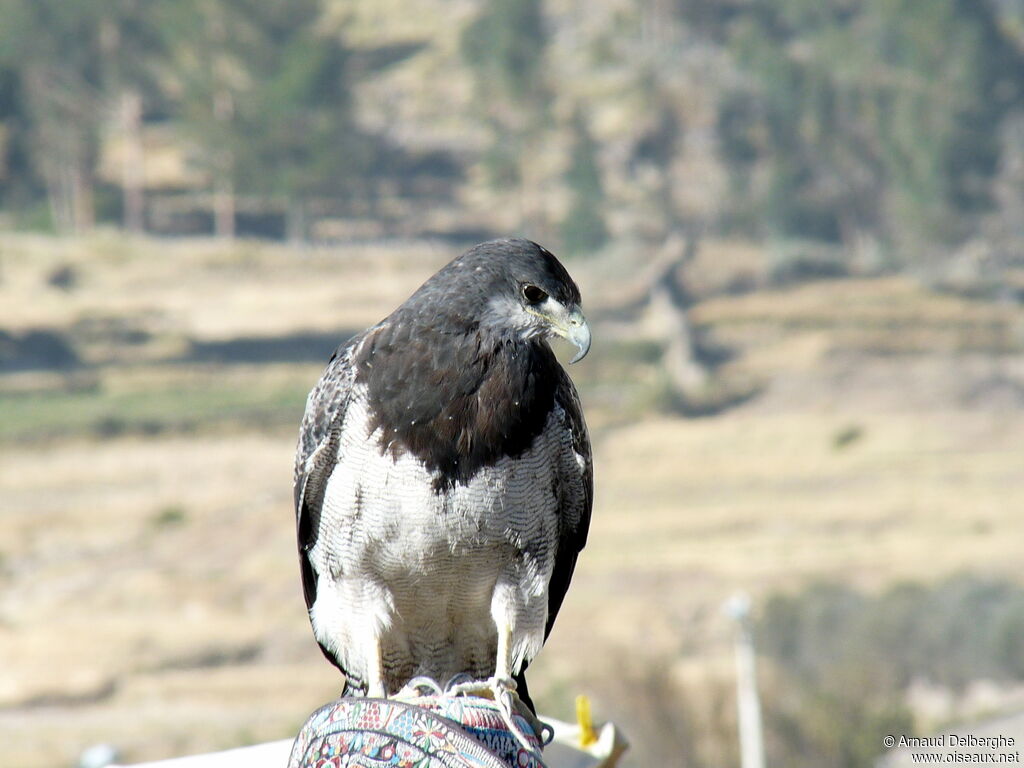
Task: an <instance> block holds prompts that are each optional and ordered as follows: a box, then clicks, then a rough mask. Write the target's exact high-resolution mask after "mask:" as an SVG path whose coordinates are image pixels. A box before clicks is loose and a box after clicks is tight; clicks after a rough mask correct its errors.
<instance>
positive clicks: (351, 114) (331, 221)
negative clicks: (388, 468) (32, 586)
mask: <svg viewBox="0 0 1024 768" xmlns="http://www.w3.org/2000/svg"><path fill="white" fill-rule="evenodd" d="M0 160H2V162H0V207H2V210H3V212H4V213H3V216H4V217H5V219H6V223H7V224H8V225H9V226H14V227H18V228H33V229H44V230H57V231H61V232H67V231H74V232H83V231H86V230H88V229H89V228H91V227H92V226H94V225H95V224H96V223H102V222H110V223H115V224H123V225H124V226H125V227H126V228H128V229H129V230H136V231H137V230H142V229H145V230H148V231H151V232H156V233H166V234H196V233H209V232H217V233H219V234H221V235H224V236H230V235H232V234H233V233H236V232H237V233H240V234H248V235H263V236H270V237H285V236H287V237H290V238H292V239H307V238H312V239H316V240H352V239H360V240H366V239H374V238H379V237H385V236H387V237H394V236H403V237H419V236H443V237H446V238H451V239H455V240H459V241H463V240H477V239H480V238H482V237H483V236H485V235H487V234H491V233H508V232H523V233H528V234H530V235H532V236H533V237H535V238H536V239H538V240H541V241H544V242H546V243H549V244H551V245H552V246H553V247H555V248H556V250H559V251H563V252H583V251H592V250H594V249H596V248H600V247H601V246H602V245H604V244H605V243H606V242H607V241H608V240H609V239H610V238H611V239H614V240H615V241H618V242H633V243H637V244H644V243H648V242H652V241H653V242H660V241H661V240H663V239H664V237H665V236H666V234H667V233H669V232H672V231H675V230H678V229H680V228H691V229H693V228H698V229H700V230H701V231H704V232H708V233H711V234H715V235H730V236H748V237H749V236H753V237H758V238H762V239H763V238H770V239H773V240H776V241H780V242H787V241H793V240H794V239H795V240H814V241H818V242H821V243H825V244H830V245H833V246H838V247H840V249H841V252H842V253H843V254H844V259H845V260H846V261H848V262H849V263H850V264H852V265H853V266H854V267H856V268H857V269H862V270H872V269H879V268H889V267H893V266H900V265H906V264H913V265H916V266H919V267H925V268H926V269H927V270H930V271H932V272H935V271H938V272H943V271H944V270H947V269H948V268H949V265H950V263H951V261H956V259H955V258H954V257H956V256H957V254H960V256H961V257H962V258H961V261H963V260H964V259H966V260H967V261H970V262H971V263H972V264H973V263H976V262H978V261H979V260H981V261H982V262H983V264H982V265H981V266H980V267H978V266H976V267H975V268H976V269H982V270H989V271H996V272H998V271H999V270H1001V269H1002V268H1003V267H1005V266H1006V265H1007V264H1008V263H1010V264H1011V265H1012V264H1014V263H1016V262H1017V261H1018V260H1019V259H1020V258H1021V253H1022V247H1021V243H1022V241H1024V222H1022V217H1021V210H1022V206H1024V1H1022V0H931V1H930V2H928V3H920V2H914V0H896V1H893V0H825V1H824V2H822V1H819V0H773V2H770V3H753V2H746V0H658V1H657V2H649V3H633V2H629V1H628V0H587V1H586V2H584V0H546V1H544V0H458V1H457V2H451V1H449V0H411V2H405V1H403V2H398V1H397V0H291V1H290V2H258V1H257V0H145V2H143V0H116V1H115V2H104V3H98V2H90V0H74V1H73V2H67V1H66V0H10V1H9V2H7V3H5V4H4V5H3V8H2V9H0ZM967 245H970V246H971V247H970V248H968V249H967V250H966V251H965V250H964V249H965V246H967ZM965 253H966V254H967V255H966V256H964V254H965Z"/></svg>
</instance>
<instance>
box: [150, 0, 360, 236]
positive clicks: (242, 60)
mask: <svg viewBox="0 0 1024 768" xmlns="http://www.w3.org/2000/svg"><path fill="white" fill-rule="evenodd" d="M167 22H168V23H167V25H166V28H167V29H168V34H169V35H171V37H172V39H173V44H172V45H173V49H174V51H175V56H176V62H175V63H176V66H175V75H176V77H177V78H178V81H179V87H180V92H181V99H180V119H181V122H182V125H183V127H184V129H185V131H186V133H187V134H188V135H189V136H190V137H192V139H193V141H194V142H195V146H196V148H197V161H198V163H199V165H200V166H201V167H202V168H203V169H204V170H205V171H206V172H207V173H208V174H209V176H210V177H211V181H212V184H213V187H214V220H215V230H216V233H217V234H218V235H219V236H224V237H230V236H232V235H233V234H234V231H235V223H234V219H235V207H236V204H235V195H236V193H243V194H246V195H248V196H250V197H251V198H253V199H256V200H262V201H264V205H270V206H275V207H278V208H280V209H282V210H285V211H286V215H287V221H288V230H289V235H290V236H292V237H294V238H301V237H303V236H304V234H305V228H306V224H305V219H306V215H305V208H306V205H307V203H308V199H309V198H310V197H311V196H313V195H316V194H321V195H333V196H340V195H343V194H345V193H346V192H348V191H350V190H351V187H352V185H353V183H354V181H355V180H356V179H358V178H360V176H361V175H362V174H363V173H364V172H365V171H366V169H367V168H368V166H369V162H370V161H369V152H370V144H369V143H368V141H366V139H365V137H363V136H362V135H361V134H360V132H359V131H358V130H357V128H356V126H355V122H354V116H353V107H352V102H351V98H350V95H349V84H348V81H347V66H346V65H347V51H346V49H345V47H344V46H343V44H342V41H341V36H340V30H338V29H333V28H330V27H329V26H328V25H327V24H326V23H325V21H324V18H323V14H322V4H321V2H320V1H319V0H294V2H289V3H264V2H259V1H258V0H189V2H182V3H179V4H177V5H175V6H174V7H173V8H171V9H169V10H168V17H167Z"/></svg>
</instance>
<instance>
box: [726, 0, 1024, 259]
mask: <svg viewBox="0 0 1024 768" xmlns="http://www.w3.org/2000/svg"><path fill="white" fill-rule="evenodd" d="M728 39H729V45H730V49H731V50H732V52H733V53H734V55H735V57H736V60H737V62H738V63H739V64H740V66H741V67H742V69H743V71H745V72H746V75H747V77H746V80H745V81H744V82H743V83H742V84H740V85H739V86H738V87H735V88H734V89H733V91H732V93H731V94H730V95H729V97H728V98H726V99H724V100H723V102H722V106H721V109H720V112H719V131H720V135H721V139H722V141H721V149H722V153H723V156H724V159H725V160H726V162H727V163H728V164H729V166H730V167H731V169H732V171H733V174H734V180H735V182H736V187H737V191H738V192H741V193H742V194H743V195H744V197H745V204H746V207H747V210H748V212H749V213H748V214H746V215H745V216H741V219H743V218H745V219H746V220H748V221H750V222H756V223H761V222H763V225H764V226H763V228H762V227H757V228H758V229H762V234H764V233H766V232H774V233H777V234H783V235H800V236H812V237H818V238H825V239H832V240H842V241H844V242H847V243H850V242H854V241H856V239H857V238H858V237H859V236H860V235H861V234H862V233H864V232H877V233H879V234H880V235H881V236H882V237H883V238H885V239H887V240H888V241H889V242H891V243H894V244H896V245H897V246H900V247H902V249H903V250H904V252H905V253H913V252H914V251H915V250H917V249H919V246H920V244H924V243H936V242H939V243H957V242H960V241H962V240H963V239H964V238H965V237H966V236H968V235H970V234H971V232H972V230H973V228H975V227H976V226H977V223H978V217H977V214H979V213H980V212H983V211H984V210H985V209H986V208H987V207H988V206H990V204H991V197H990V185H989V182H990V180H991V177H992V175H993V173H994V172H995V169H996V167H997V161H998V144H997V143H995V142H993V141H992V135H991V126H993V125H996V124H998V123H999V122H1000V121H1001V120H1002V119H1003V118H1004V117H1005V116H1006V115H1007V114H1008V112H1009V110H1010V109H1011V108H1012V106H1013V105H1014V104H1019V102H1020V98H1021V95H1022V92H1021V87H1022V83H1024V78H1022V77H1021V73H1022V70H1021V66H1022V62H1024V59H1022V56H1021V54H1020V52H1019V51H1018V50H1017V49H1016V48H1015V47H1014V46H1013V45H1012V44H1011V41H1010V39H1009V38H1008V36H1007V34H1006V33H1004V31H1003V28H1002V27H1001V25H1000V24H999V22H998V18H997V15H996V10H995V7H994V5H993V4H992V3H990V2H987V1H981V2H979V1H978V0H935V2H931V3H927V4H921V3H916V2H913V0H828V1H827V2H820V0H780V2H778V3H775V4H772V5H771V6H768V5H763V4H762V5H755V6H750V7H749V9H746V10H745V11H744V12H743V13H742V14H740V15H738V16H737V18H736V19H735V20H734V21H733V22H732V23H731V24H730V26H729V38H728ZM765 230H766V231H765Z"/></svg>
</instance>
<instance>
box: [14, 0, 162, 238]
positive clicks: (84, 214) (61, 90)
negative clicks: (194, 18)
mask: <svg viewBox="0 0 1024 768" xmlns="http://www.w3.org/2000/svg"><path fill="white" fill-rule="evenodd" d="M152 10H153V4H145V3H143V2H141V0H111V2H105V3H94V2H89V0H9V2H7V3H5V5H4V7H3V24H0V66H2V67H4V68H5V69H6V70H7V71H9V72H13V73H15V75H16V77H17V88H16V92H17V94H18V95H19V98H20V99H21V108H22V109H23V115H24V119H25V120H26V121H27V122H28V123H29V124H30V126H31V131H30V134H31V137H32V139H31V143H30V144H29V151H30V155H31V158H32V163H33V166H34V167H35V169H36V171H37V172H38V173H39V175H40V176H41V177H42V178H43V179H44V182H45V186H46V190H47V197H48V199H49V203H50V210H51V218H52V220H53V224H54V226H55V227H56V228H57V229H59V230H62V231H76V232H81V231H84V230H87V229H89V228H90V227H91V226H92V224H93V221H94V218H95V211H94V202H93V200H94V189H95V186H96V162H97V159H98V156H99V143H100V139H101V136H102V133H103V128H104V125H105V124H106V123H107V122H108V121H110V119H111V117H112V116H114V115H120V116H121V117H120V119H119V122H120V123H121V125H122V126H123V127H125V128H127V129H128V133H129V134H130V135H128V136H127V137H126V138H127V144H128V145H129V147H130V148H134V149H135V150H136V151H135V152H134V156H133V153H131V152H129V161H128V162H127V163H125V168H126V174H125V178H124V183H123V186H124V190H125V204H124V209H125V217H126V223H128V224H129V225H130V226H131V227H132V228H136V229H137V228H141V223H142V222H141V216H142V208H141V176H140V175H139V173H140V170H141V158H140V157H139V153H140V151H141V150H140V147H141V142H140V139H139V130H140V127H141V118H142V109H143V105H142V92H143V90H144V89H146V88H152V86H153V82H154V79H153V77H154V76H153V69H152V66H151V65H153V64H154V62H155V61H156V59H157V56H158V48H157V47H156V46H155V42H156V41H157V39H158V37H157V34H156V30H155V27H154V25H153V21H154V18H155V17H154V15H153V14H152V13H151V11H152Z"/></svg>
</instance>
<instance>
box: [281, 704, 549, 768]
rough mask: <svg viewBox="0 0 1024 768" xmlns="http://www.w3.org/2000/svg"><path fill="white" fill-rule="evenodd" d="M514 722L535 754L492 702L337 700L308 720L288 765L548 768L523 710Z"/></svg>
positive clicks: (326, 767)
mask: <svg viewBox="0 0 1024 768" xmlns="http://www.w3.org/2000/svg"><path fill="white" fill-rule="evenodd" d="M515 722H516V725H517V727H518V728H519V729H520V730H521V731H522V732H523V733H525V734H527V737H528V739H529V741H530V743H531V744H532V745H533V746H534V749H533V750H532V751H531V750H528V749H526V747H524V746H523V745H522V744H520V743H519V741H518V740H517V739H516V736H515V734H513V733H512V732H511V731H510V730H509V729H508V726H507V725H506V724H505V722H504V720H503V719H502V716H501V713H500V712H499V710H498V705H497V704H495V703H494V702H493V701H490V700H488V699H478V698H470V697H453V696H425V697H422V698H419V699H417V700H416V704H415V705H413V704H409V703H406V702H403V701H394V700H390V699H362V698H343V699H338V700H337V701H334V702H331V703H330V704H327V705H325V706H323V707H321V708H320V709H318V710H317V711H316V712H314V713H313V714H312V715H311V716H310V717H309V719H308V720H307V721H306V724H305V725H304V726H303V727H302V730H301V731H300V732H299V735H298V737H297V738H296V739H295V744H294V745H293V746H292V754H291V758H290V759H289V761H288V768H357V767H358V768H379V767H380V766H393V767H394V768H467V766H468V767H471V768H544V764H543V762H542V761H541V759H540V757H539V755H540V742H539V741H538V740H537V739H536V737H534V736H533V731H532V730H531V728H530V726H529V724H528V723H527V722H526V720H525V719H523V718H522V717H519V716H518V715H517V716H515Z"/></svg>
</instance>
